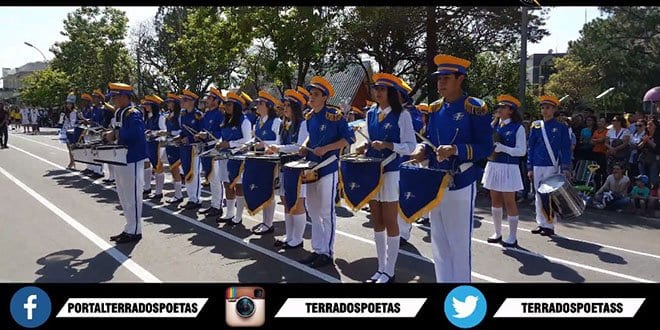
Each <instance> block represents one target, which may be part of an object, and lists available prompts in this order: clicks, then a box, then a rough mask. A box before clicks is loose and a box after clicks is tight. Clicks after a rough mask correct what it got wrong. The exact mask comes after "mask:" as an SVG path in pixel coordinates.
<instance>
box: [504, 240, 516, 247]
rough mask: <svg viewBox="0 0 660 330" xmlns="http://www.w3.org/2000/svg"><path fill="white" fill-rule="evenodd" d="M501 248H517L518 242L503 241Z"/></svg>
mask: <svg viewBox="0 0 660 330" xmlns="http://www.w3.org/2000/svg"><path fill="white" fill-rule="evenodd" d="M502 246H503V247H505V248H517V247H518V240H516V241H514V242H513V243H507V242H505V241H502Z"/></svg>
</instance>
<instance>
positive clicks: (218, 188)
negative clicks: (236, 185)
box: [209, 160, 224, 209]
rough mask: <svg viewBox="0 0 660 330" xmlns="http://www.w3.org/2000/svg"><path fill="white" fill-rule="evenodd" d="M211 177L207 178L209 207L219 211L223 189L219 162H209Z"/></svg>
mask: <svg viewBox="0 0 660 330" xmlns="http://www.w3.org/2000/svg"><path fill="white" fill-rule="evenodd" d="M211 168H212V170H211V175H210V176H209V184H210V186H211V195H212V196H211V207H214V208H216V209H220V208H221V206H222V197H223V194H224V187H223V184H222V181H221V180H220V177H221V175H220V170H221V167H220V161H219V160H214V161H212V162H211Z"/></svg>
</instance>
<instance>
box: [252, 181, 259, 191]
mask: <svg viewBox="0 0 660 330" xmlns="http://www.w3.org/2000/svg"><path fill="white" fill-rule="evenodd" d="M257 188H259V187H257V185H256V184H254V183H253V184H251V185H250V191H253V190H255V189H257Z"/></svg>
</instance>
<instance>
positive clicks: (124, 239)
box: [115, 234, 142, 244]
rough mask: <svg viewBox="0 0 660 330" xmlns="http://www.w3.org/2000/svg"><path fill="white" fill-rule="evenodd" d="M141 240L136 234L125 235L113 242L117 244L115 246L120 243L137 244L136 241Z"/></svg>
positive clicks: (140, 236)
mask: <svg viewBox="0 0 660 330" xmlns="http://www.w3.org/2000/svg"><path fill="white" fill-rule="evenodd" d="M141 239H142V234H137V235H133V234H126V235H124V236H122V237H119V238H118V239H117V240H116V241H115V243H117V244H122V243H130V242H137V241H139V240H141Z"/></svg>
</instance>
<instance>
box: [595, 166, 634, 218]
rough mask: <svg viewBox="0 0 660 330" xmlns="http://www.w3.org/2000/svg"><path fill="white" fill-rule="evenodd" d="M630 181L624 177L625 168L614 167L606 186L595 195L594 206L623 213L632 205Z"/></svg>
mask: <svg viewBox="0 0 660 330" xmlns="http://www.w3.org/2000/svg"><path fill="white" fill-rule="evenodd" d="M629 186H630V179H629V178H628V177H627V176H625V175H623V168H622V167H621V166H620V165H614V166H612V174H610V175H609V176H607V179H606V180H605V184H603V185H602V186H601V187H600V189H598V191H597V192H596V194H595V195H594V206H595V207H596V208H597V209H601V210H602V209H605V208H607V209H610V210H617V212H621V210H623V208H624V207H626V206H627V205H628V204H629V203H630V199H629V198H628V197H626V196H627V195H628V187H629Z"/></svg>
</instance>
